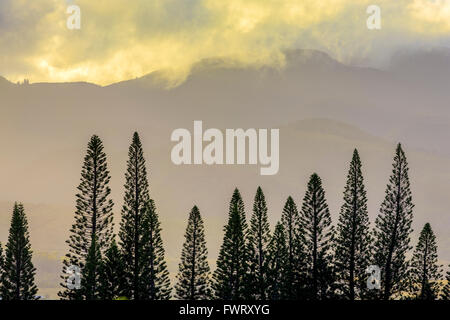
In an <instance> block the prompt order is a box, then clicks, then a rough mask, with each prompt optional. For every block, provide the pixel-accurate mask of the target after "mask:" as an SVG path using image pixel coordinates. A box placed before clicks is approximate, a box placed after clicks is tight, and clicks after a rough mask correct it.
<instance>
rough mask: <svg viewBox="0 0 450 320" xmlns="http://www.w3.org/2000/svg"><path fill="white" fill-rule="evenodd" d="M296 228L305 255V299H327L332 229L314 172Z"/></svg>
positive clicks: (323, 194) (329, 290)
mask: <svg viewBox="0 0 450 320" xmlns="http://www.w3.org/2000/svg"><path fill="white" fill-rule="evenodd" d="M300 225H301V230H302V231H303V232H304V247H305V249H306V254H307V257H306V259H307V260H306V264H307V277H308V279H307V284H308V290H309V298H310V299H313V300H315V299H326V298H329V297H330V296H331V291H332V289H333V288H332V285H333V277H332V269H331V255H330V249H331V244H332V238H333V227H332V226H331V217H330V212H329V210H328V205H327V203H326V200H325V191H324V190H323V188H322V181H321V179H320V177H319V176H318V175H317V174H316V173H314V174H313V175H312V176H311V178H310V180H309V182H308V186H307V191H306V194H305V197H304V198H303V206H302V211H301V214H300Z"/></svg>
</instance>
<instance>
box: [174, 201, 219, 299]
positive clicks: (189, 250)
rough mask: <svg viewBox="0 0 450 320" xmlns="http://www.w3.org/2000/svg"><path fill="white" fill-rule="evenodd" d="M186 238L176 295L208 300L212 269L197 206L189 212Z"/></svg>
mask: <svg viewBox="0 0 450 320" xmlns="http://www.w3.org/2000/svg"><path fill="white" fill-rule="evenodd" d="M184 238H185V242H184V244H183V249H182V251H181V262H180V264H179V271H178V275H177V279H178V283H177V284H176V286H175V290H176V296H177V298H178V299H183V300H206V299H208V298H210V297H211V290H210V288H209V275H210V271H209V270H210V269H209V264H208V260H207V258H208V250H207V248H206V240H205V228H204V226H203V220H202V217H201V215H200V211H199V210H198V208H197V206H194V207H193V208H192V210H191V212H190V213H189V219H188V225H187V227H186V233H185V235H184Z"/></svg>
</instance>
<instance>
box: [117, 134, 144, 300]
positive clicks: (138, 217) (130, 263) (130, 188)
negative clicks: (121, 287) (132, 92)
mask: <svg viewBox="0 0 450 320" xmlns="http://www.w3.org/2000/svg"><path fill="white" fill-rule="evenodd" d="M124 187H125V196H124V204H123V207H122V220H121V223H120V231H119V238H120V246H121V251H122V254H123V258H124V264H125V278H126V281H127V291H126V292H124V294H125V295H126V296H127V297H128V298H133V299H135V300H139V299H141V298H144V296H146V295H147V293H145V292H143V291H142V290H144V288H145V287H146V284H145V283H144V278H143V273H144V269H145V266H144V264H143V262H144V261H145V260H146V259H144V258H143V257H142V254H143V250H144V247H145V243H144V234H146V230H145V226H144V220H145V218H144V216H145V214H146V212H147V205H148V203H149V201H150V196H149V190H148V187H149V186H148V181H147V170H146V167H145V159H144V152H143V150H142V144H141V141H140V139H139V135H138V133H137V132H135V133H134V135H133V140H132V142H131V145H130V148H129V151H128V161H127V171H126V173H125V186H124Z"/></svg>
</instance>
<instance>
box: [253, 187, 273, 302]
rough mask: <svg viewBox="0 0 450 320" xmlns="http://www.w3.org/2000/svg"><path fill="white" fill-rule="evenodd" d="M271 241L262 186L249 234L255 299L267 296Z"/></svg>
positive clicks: (257, 194) (257, 195)
mask: <svg viewBox="0 0 450 320" xmlns="http://www.w3.org/2000/svg"><path fill="white" fill-rule="evenodd" d="M269 241H270V227H269V222H268V221H267V205H266V199H265V196H264V193H263V191H262V189H261V187H258V189H257V190H256V195H255V200H254V202H253V214H252V217H251V219H250V228H249V234H248V243H249V268H250V281H251V283H252V287H253V288H252V289H251V292H250V295H251V296H252V297H253V298H255V299H261V300H264V299H266V298H267V260H268V252H267V247H268V245H269Z"/></svg>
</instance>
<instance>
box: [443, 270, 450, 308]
mask: <svg viewBox="0 0 450 320" xmlns="http://www.w3.org/2000/svg"><path fill="white" fill-rule="evenodd" d="M448 267H449V268H450V266H448ZM445 280H446V281H447V283H446V284H445V286H444V288H443V289H442V293H441V299H442V300H447V301H448V300H450V270H449V271H447V276H446V278H445Z"/></svg>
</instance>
